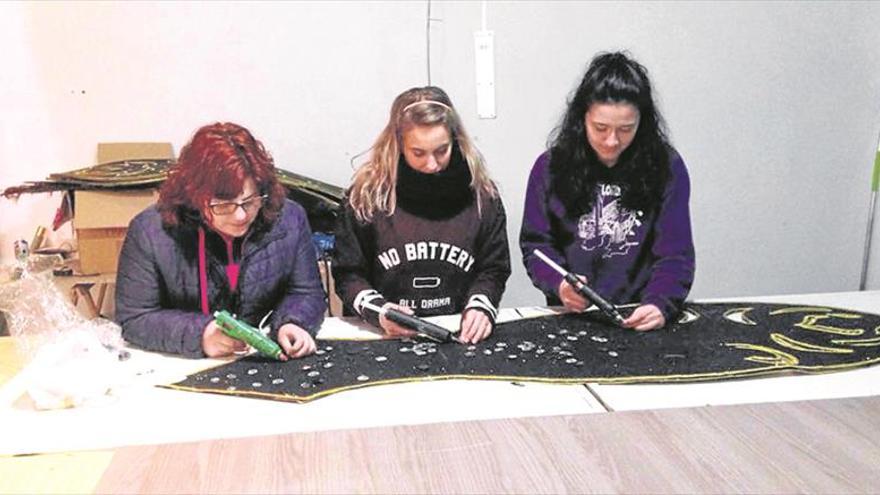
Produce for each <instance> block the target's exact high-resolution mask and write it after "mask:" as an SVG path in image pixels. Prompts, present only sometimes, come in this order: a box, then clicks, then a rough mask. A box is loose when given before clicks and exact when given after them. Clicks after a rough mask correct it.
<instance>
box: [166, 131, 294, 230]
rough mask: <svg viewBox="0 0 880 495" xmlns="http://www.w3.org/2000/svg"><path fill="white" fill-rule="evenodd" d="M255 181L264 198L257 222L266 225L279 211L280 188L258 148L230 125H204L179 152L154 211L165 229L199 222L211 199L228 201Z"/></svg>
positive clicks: (271, 166)
mask: <svg viewBox="0 0 880 495" xmlns="http://www.w3.org/2000/svg"><path fill="white" fill-rule="evenodd" d="M248 178H251V179H253V180H254V182H255V183H256V185H257V191H258V194H265V195H267V196H268V198H267V199H266V201H264V202H263V207H262V208H261V209H260V214H259V217H258V218H257V221H258V222H260V223H262V224H263V226H266V225H270V224H271V223H272V222H274V221H275V218H277V217H278V214H279V212H280V211H281V208H282V207H283V206H284V198H285V197H286V194H285V192H284V187H283V186H281V184H279V183H278V179H277V178H276V176H275V164H274V162H273V160H272V157H271V156H270V155H269V153H267V152H266V149H265V148H263V143H261V142H259V141H257V139H256V138H254V136H253V135H252V134H251V133H250V131H248V130H247V129H245V128H244V127H242V126H240V125H237V124H232V123H229V122H224V123H220V122H218V123H216V124H211V125H206V126H204V127H202V128H201V129H199V130H198V131H196V133H195V134H194V135H193V137H192V139H191V140H190V142H189V143H187V144H186V145H185V146H184V147H183V149H181V150H180V158H178V160H177V163H176V164H175V166H174V167H172V168H171V170H170V171H169V173H168V179H167V180H166V181H165V183H164V184H163V185H162V189H161V190H160V191H159V212H160V213H161V214H162V222H163V223H164V224H165V225H167V226H171V227H174V226H178V225H180V224H181V223H182V222H184V221H186V220H187V219H192V218H198V217H200V216H201V215H202V213H201V212H202V211H203V210H204V209H205V208H206V207H207V205H208V202H209V201H211V198H219V199H233V198H235V197H236V196H238V195H239V194H241V191H242V190H243V189H244V182H245V180H247V179H248Z"/></svg>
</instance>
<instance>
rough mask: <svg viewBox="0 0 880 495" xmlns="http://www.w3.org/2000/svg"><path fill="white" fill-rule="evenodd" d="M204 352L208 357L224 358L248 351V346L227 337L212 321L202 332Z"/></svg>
mask: <svg viewBox="0 0 880 495" xmlns="http://www.w3.org/2000/svg"><path fill="white" fill-rule="evenodd" d="M202 350H203V351H204V352H205V355H206V356H208V357H212V358H213V357H222V356H229V355H231V354H234V353H236V352H244V351H246V350H247V344H245V343H244V342H242V341H240V340H238V339H233V338H232V337H230V336H229V335H226V334H225V333H223V330H220V326H219V325H217V322H215V321H214V320H211V323H208V326H206V327H205V331H204V332H202Z"/></svg>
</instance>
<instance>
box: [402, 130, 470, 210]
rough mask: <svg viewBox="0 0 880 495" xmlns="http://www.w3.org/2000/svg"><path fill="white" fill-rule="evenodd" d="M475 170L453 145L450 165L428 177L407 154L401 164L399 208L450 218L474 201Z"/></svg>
mask: <svg viewBox="0 0 880 495" xmlns="http://www.w3.org/2000/svg"><path fill="white" fill-rule="evenodd" d="M470 184H471V171H470V169H469V168H468V166H467V162H465V161H464V158H463V157H462V156H461V151H460V150H459V149H458V145H455V146H453V148H452V156H451V157H450V159H449V166H447V167H446V168H445V169H443V170H441V171H440V172H437V173H434V174H424V173H422V172H419V171H418V170H415V169H414V168H412V167H410V166H409V165H408V164H407V163H406V159H405V158H404V157H403V155H400V159H399V160H398V162H397V187H396V189H395V190H396V192H397V205H398V206H399V207H401V208H403V209H404V210H406V211H408V212H410V213H412V214H414V215H418V216H420V217H424V218H429V219H432V220H438V219H443V218H450V217H453V216H455V215H457V214H458V213H459V212H461V211H462V210H464V209H465V208H466V207H468V205H470V204H471V203H473V201H474V193H473V190H472V189H471V187H470Z"/></svg>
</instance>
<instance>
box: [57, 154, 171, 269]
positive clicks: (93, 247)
mask: <svg viewBox="0 0 880 495" xmlns="http://www.w3.org/2000/svg"><path fill="white" fill-rule="evenodd" d="M173 158H174V152H173V150H172V147H171V143H98V155H97V162H98V164H102V163H108V162H117V161H122V160H151V159H152V160H157V159H173ZM73 196H74V203H73V204H74V212H73V228H74V230H75V232H76V239H77V247H78V251H79V263H80V271H81V273H82V274H95V273H114V272H116V265H117V264H118V262H119V252H120V251H121V250H122V242H123V241H124V240H125V233H126V232H127V231H128V224H129V222H131V219H132V218H134V216H135V215H137V214H138V213H140V212H141V211H142V210H143V209H145V208H146V207H148V206H150V205H151V204H153V203H155V202H156V200H157V199H158V198H159V192H158V189H126V190H88V191H75V192H74V195H73Z"/></svg>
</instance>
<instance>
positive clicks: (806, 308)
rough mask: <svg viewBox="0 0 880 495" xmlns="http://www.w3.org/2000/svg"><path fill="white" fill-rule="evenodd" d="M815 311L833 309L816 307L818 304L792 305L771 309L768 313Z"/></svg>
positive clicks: (824, 311)
mask: <svg viewBox="0 0 880 495" xmlns="http://www.w3.org/2000/svg"><path fill="white" fill-rule="evenodd" d="M817 311H818V312H820V313H830V312H831V311H834V310H833V309H831V308H822V307H818V306H815V307H814V306H794V307H791V308H782V309H774V310H773V311H771V312H770V313H768V314H769V315H770V316H776V315H786V314H789V313H815V312H817Z"/></svg>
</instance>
